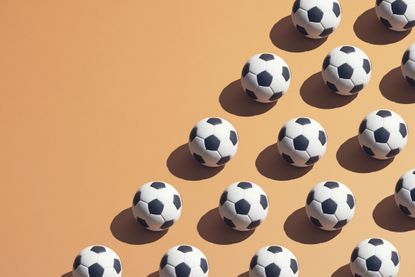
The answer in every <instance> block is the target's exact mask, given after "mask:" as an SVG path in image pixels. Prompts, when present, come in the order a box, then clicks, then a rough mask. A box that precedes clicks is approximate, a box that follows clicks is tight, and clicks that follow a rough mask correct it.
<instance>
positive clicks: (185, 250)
mask: <svg viewBox="0 0 415 277" xmlns="http://www.w3.org/2000/svg"><path fill="white" fill-rule="evenodd" d="M177 251H180V252H182V253H189V252H192V251H193V248H192V247H191V246H190V245H180V246H179V247H177Z"/></svg>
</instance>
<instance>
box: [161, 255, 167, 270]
mask: <svg viewBox="0 0 415 277" xmlns="http://www.w3.org/2000/svg"><path fill="white" fill-rule="evenodd" d="M167 259H168V256H167V254H166V255H164V256H163V258H161V261H160V268H161V269H163V268H164V267H165V266H166V265H167Z"/></svg>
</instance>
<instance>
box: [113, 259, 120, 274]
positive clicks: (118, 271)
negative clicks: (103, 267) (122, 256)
mask: <svg viewBox="0 0 415 277" xmlns="http://www.w3.org/2000/svg"><path fill="white" fill-rule="evenodd" d="M112 266H113V268H114V270H115V272H117V273H120V272H121V262H120V260H118V259H114V263H113V265H112Z"/></svg>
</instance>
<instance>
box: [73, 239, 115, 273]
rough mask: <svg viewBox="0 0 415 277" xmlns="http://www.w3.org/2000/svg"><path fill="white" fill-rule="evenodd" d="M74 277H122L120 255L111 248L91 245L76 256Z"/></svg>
mask: <svg viewBox="0 0 415 277" xmlns="http://www.w3.org/2000/svg"><path fill="white" fill-rule="evenodd" d="M72 275H73V277H121V276H122V265H121V260H120V258H119V257H118V255H117V254H116V253H115V252H114V251H113V250H111V249H110V248H109V247H106V246H103V245H91V246H88V247H85V248H84V249H82V250H81V252H79V254H78V255H77V256H76V258H75V260H74V262H73V267H72Z"/></svg>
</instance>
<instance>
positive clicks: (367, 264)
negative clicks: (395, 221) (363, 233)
mask: <svg viewBox="0 0 415 277" xmlns="http://www.w3.org/2000/svg"><path fill="white" fill-rule="evenodd" d="M350 269H351V270H352V273H353V276H356V277H357V276H361V277H375V276H376V277H395V276H398V271H399V254H398V251H397V250H396V248H395V247H394V246H393V245H392V244H391V243H390V242H389V241H387V240H384V239H380V238H370V239H366V240H364V241H362V242H361V243H359V244H358V245H357V246H356V248H355V249H354V250H353V252H352V255H351V258H350Z"/></svg>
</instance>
